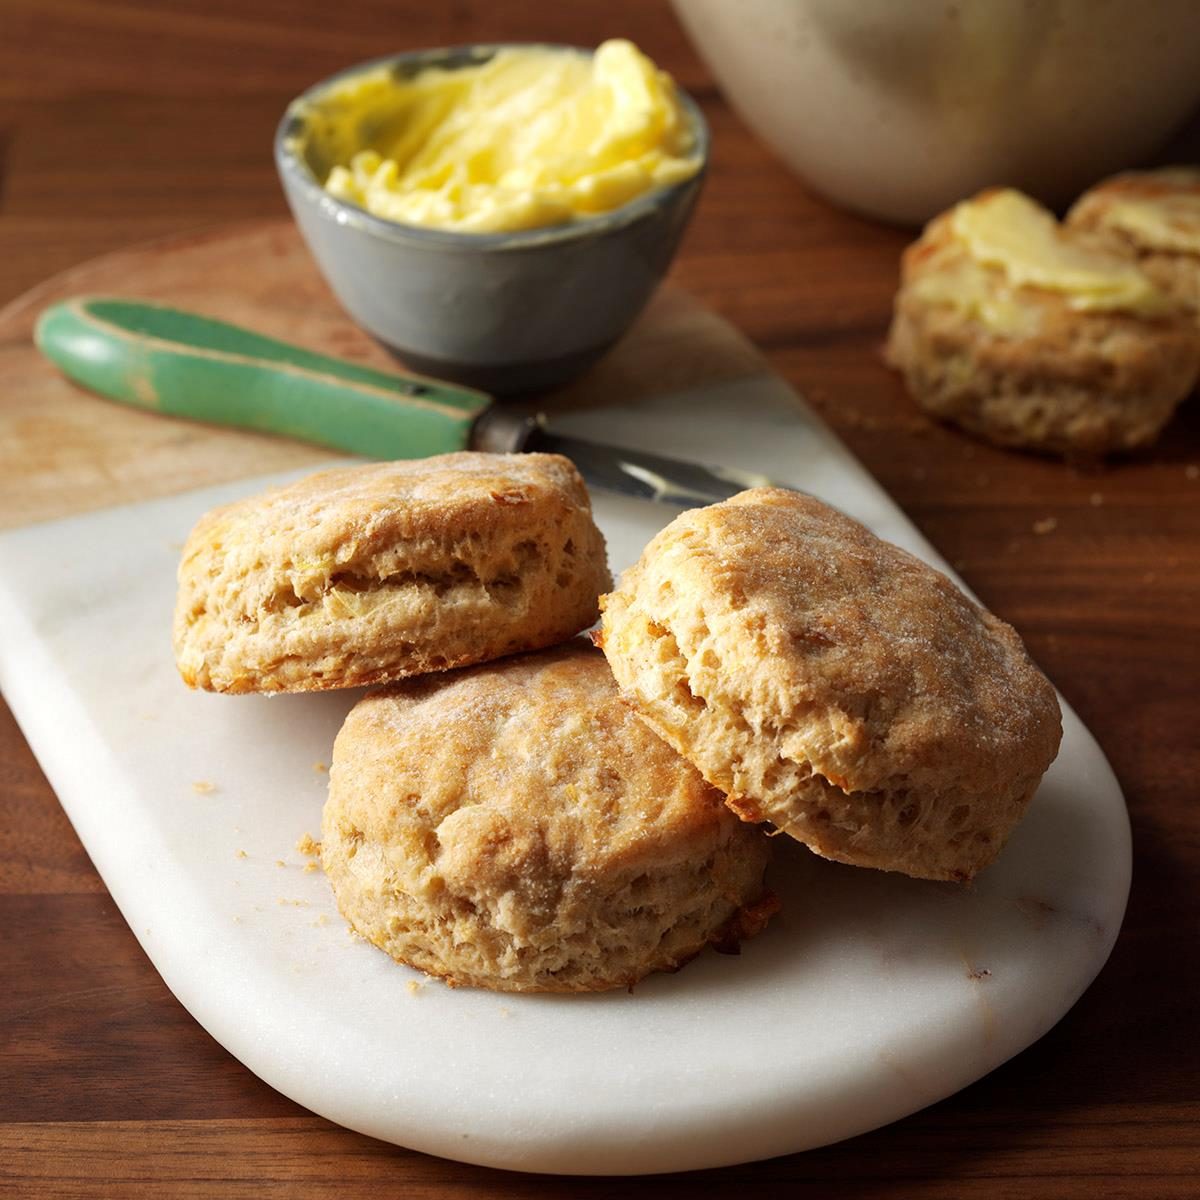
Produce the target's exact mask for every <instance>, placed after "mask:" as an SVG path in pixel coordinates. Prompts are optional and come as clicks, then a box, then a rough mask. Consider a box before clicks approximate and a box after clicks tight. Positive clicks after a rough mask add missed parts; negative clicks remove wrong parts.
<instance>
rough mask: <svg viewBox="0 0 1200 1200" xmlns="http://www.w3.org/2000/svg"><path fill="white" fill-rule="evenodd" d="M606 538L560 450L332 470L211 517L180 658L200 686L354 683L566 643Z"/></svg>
mask: <svg viewBox="0 0 1200 1200" xmlns="http://www.w3.org/2000/svg"><path fill="white" fill-rule="evenodd" d="M608 582H609V574H608V567H607V565H606V562H605V554H604V539H603V537H602V536H601V534H600V531H599V530H598V529H597V528H596V525H595V523H594V522H593V520H592V513H591V506H590V504H589V502H588V496H587V491H586V489H585V488H584V485H583V481H582V480H581V479H580V478H579V475H578V473H577V472H576V470H575V468H574V467H573V466H572V465H571V463H570V462H568V461H567V460H566V459H565V458H561V457H559V456H557V455H551V454H514V455H499V454H472V453H461V454H446V455H441V456H440V457H437V458H427V459H421V460H417V461H412V462H387V463H376V464H371V465H368V466H359V467H342V468H339V469H336V470H331V471H324V472H321V473H319V474H317V475H312V476H310V477H309V478H307V479H303V480H301V481H300V482H299V483H294V484H292V485H290V486H289V487H284V488H277V489H275V490H274V491H270V492H267V493H266V494H265V495H262V496H254V497H251V498H249V499H246V500H241V501H238V502H237V503H236V504H231V505H228V506H227V507H225V508H219V509H216V510H215V511H213V512H211V513H208V514H207V515H206V516H204V517H202V518H201V519H200V521H199V523H198V524H197V525H196V527H195V529H194V530H193V531H192V533H191V536H190V537H189V538H188V540H187V544H186V545H185V547H184V551H183V560H182V562H181V564H180V567H179V596H178V601H177V604H176V609H175V655H176V661H177V662H178V665H179V670H180V673H181V674H182V676H183V678H184V680H185V681H186V682H187V683H188V684H189V685H190V686H192V687H202V688H207V689H208V690H210V691H216V692H298V691H311V690H316V689H323V688H339V687H355V686H359V685H362V684H370V683H378V682H382V681H384V680H387V679H395V678H400V677H403V676H408V675H415V674H420V673H423V672H426V671H439V670H443V669H445V668H448V667H456V666H462V665H464V664H468V663H476V662H483V661H486V660H488V659H492V658H498V657H500V656H501V655H504V654H512V653H514V652H516V651H520V650H529V649H536V648H537V647H540V646H547V645H553V644H554V643H556V642H561V641H562V640H563V639H564V638H568V637H571V636H572V635H573V634H576V633H578V632H579V631H580V630H581V629H585V628H586V627H587V626H588V625H590V624H591V623H592V621H594V620H595V618H596V614H597V596H598V594H599V593H600V592H601V591H603V590H604V588H605V587H606V586H608Z"/></svg>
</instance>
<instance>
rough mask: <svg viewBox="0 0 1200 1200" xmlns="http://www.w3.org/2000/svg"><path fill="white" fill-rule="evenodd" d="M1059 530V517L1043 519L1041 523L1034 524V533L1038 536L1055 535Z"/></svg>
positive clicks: (1035, 522)
mask: <svg viewBox="0 0 1200 1200" xmlns="http://www.w3.org/2000/svg"><path fill="white" fill-rule="evenodd" d="M1057 528H1058V518H1057V517H1042V519H1041V520H1040V521H1034V523H1033V532H1034V533H1037V534H1043V533H1053V532H1054V531H1055V530H1056V529H1057Z"/></svg>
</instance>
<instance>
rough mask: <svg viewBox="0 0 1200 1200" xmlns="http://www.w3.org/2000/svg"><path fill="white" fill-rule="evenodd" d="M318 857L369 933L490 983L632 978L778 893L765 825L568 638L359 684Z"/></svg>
mask: <svg viewBox="0 0 1200 1200" xmlns="http://www.w3.org/2000/svg"><path fill="white" fill-rule="evenodd" d="M321 856H322V861H323V863H324V867H325V872H326V874H327V875H328V876H329V880H330V882H331V884H332V886H333V890H334V894H335V896H336V897H337V902H338V907H339V908H340V909H341V911H342V913H343V915H344V916H345V917H346V919H347V920H348V921H349V922H350V924H351V925H352V926H353V927H354V928H355V929H356V930H357V931H358V932H359V933H360V934H362V935H363V936H364V937H365V938H367V939H368V940H370V941H371V942H373V943H374V944H375V945H377V946H379V947H380V948H381V949H382V950H385V951H386V952H387V953H388V954H390V955H391V956H392V957H393V958H396V959H398V960H399V961H401V962H405V963H408V964H410V965H411V966H414V967H418V968H419V969H420V970H422V971H426V972H428V973H429V974H431V975H438V976H441V977H443V978H444V979H446V980H447V981H448V982H449V983H452V984H462V985H466V986H473V987H485V988H493V989H496V990H500V991H513V992H539V991H540V992H581V991H599V990H602V989H606V988H614V987H625V986H628V985H630V984H632V983H634V982H635V981H636V980H638V979H641V978H642V977H643V976H644V975H646V974H648V973H649V972H651V971H661V970H673V969H674V968H676V967H678V966H679V965H681V964H682V963H684V962H685V961H687V959H689V958H690V957H692V956H693V955H694V954H696V953H697V952H698V951H699V950H701V949H702V948H703V947H704V946H705V945H706V944H708V943H709V942H718V943H720V942H722V941H725V940H732V941H736V939H737V938H738V937H739V936H747V935H748V934H750V933H753V932H755V931H756V930H757V929H758V928H759V927H761V925H762V924H764V923H765V921H766V919H767V918H768V917H769V916H770V913H771V912H772V911H773V908H774V904H773V902H772V900H771V898H770V897H769V896H766V895H765V894H764V892H763V884H762V879H763V870H764V868H765V866H766V862H767V857H768V843H767V839H766V838H765V837H764V836H763V835H762V833H761V832H759V831H758V830H755V829H752V828H751V827H749V826H746V825H743V824H742V823H741V822H739V821H738V820H737V818H736V817H734V816H733V814H732V813H730V812H729V810H728V809H727V808H726V807H725V805H724V803H723V797H722V796H721V794H720V793H719V792H717V791H715V790H714V789H712V788H710V787H709V786H708V785H707V784H706V783H705V782H704V781H703V780H702V779H701V778H700V776H699V774H698V773H697V772H696V771H695V770H694V769H693V768H692V767H690V766H689V765H688V764H687V763H686V762H684V761H683V760H682V759H681V758H680V757H679V756H678V755H677V754H676V753H675V752H674V751H673V750H671V748H670V747H669V746H667V745H666V744H665V743H663V742H661V741H660V740H659V739H658V738H656V737H655V736H654V735H653V734H652V733H651V732H650V731H649V730H648V729H647V728H646V727H645V725H643V724H642V722H641V721H639V720H638V719H637V717H636V716H634V714H633V713H632V712H631V711H630V710H629V709H628V707H627V706H626V705H625V704H623V703H622V702H621V700H620V698H619V697H618V695H617V689H616V685H615V684H614V682H613V680H612V675H611V673H610V672H609V669H608V666H607V665H606V663H605V661H604V658H603V657H602V656H601V655H600V654H599V653H597V652H596V651H595V650H593V649H592V648H591V647H590V646H588V645H587V644H586V643H585V642H583V641H581V640H576V641H575V642H573V643H570V644H568V645H566V646H561V647H559V648H557V649H554V650H548V651H543V652H542V653H540V654H529V655H523V656H521V657H519V658H511V659H507V660H505V661H504V662H501V663H493V664H489V665H488V666H483V667H474V668H471V669H469V670H465V671H456V672H452V673H450V674H443V675H437V676H428V677H426V678H424V679H415V680H409V681H407V682H405V683H400V684H393V685H392V686H391V687H389V688H386V689H383V690H381V691H377V692H372V693H369V694H368V695H367V697H366V698H365V699H363V700H362V701H360V703H359V704H358V705H357V706H356V707H355V708H354V709H353V710H352V711H351V713H350V715H349V717H348V718H347V719H346V723H345V725H344V726H343V728H342V731H341V733H339V734H338V737H337V742H336V745H335V746H334V751H333V763H332V766H331V768H330V783H329V799H328V801H327V803H326V806H325V814H324V819H323V834H322V842H321Z"/></svg>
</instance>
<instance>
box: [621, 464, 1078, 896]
mask: <svg viewBox="0 0 1200 1200" xmlns="http://www.w3.org/2000/svg"><path fill="white" fill-rule="evenodd" d="M601 607H602V609H603V614H604V615H603V630H602V634H601V642H602V645H603V648H604V653H605V654H606V656H607V657H608V660H609V663H610V665H611V666H612V669H613V673H614V675H615V676H616V679H617V682H618V683H619V685H620V687H621V691H622V694H623V695H624V696H625V697H626V698H627V699H628V700H629V702H630V703H631V704H633V705H634V706H635V708H636V709H637V711H638V713H639V714H640V715H641V716H642V717H643V719H645V720H646V722H647V723H648V724H649V725H650V726H651V728H652V729H654V730H655V731H656V732H657V733H658V734H659V735H660V736H661V737H663V738H665V739H666V740H667V741H668V742H670V744H671V745H672V746H673V747H675V749H676V750H678V751H679V752H680V753H681V754H682V755H683V756H684V757H685V758H687V759H688V760H689V761H690V762H692V763H694V764H695V765H696V766H697V767H698V768H699V770H700V772H701V774H703V775H704V777H705V779H707V780H708V781H709V782H710V783H711V784H713V785H714V786H715V787H718V788H720V789H721V790H722V791H724V792H726V793H727V794H728V803H729V805H730V807H731V808H733V809H734V810H735V811H736V812H738V813H739V814H740V815H741V816H742V817H743V818H744V819H746V820H748V821H769V822H772V823H773V824H774V825H776V826H777V827H778V828H780V829H782V830H783V831H784V832H786V833H788V834H790V835H791V836H792V837H794V838H797V839H798V840H799V841H802V842H804V843H805V844H806V845H808V846H809V847H811V848H812V849H813V850H815V851H816V852H817V853H818V854H821V855H824V856H825V857H827V858H832V859H836V860H838V861H840V862H846V863H852V864H854V865H857V866H866V867H877V868H881V869H884V870H890V871H901V872H904V873H905V874H907V875H913V876H918V877H921V878H927V879H957V880H962V879H969V878H970V877H972V876H973V875H974V874H975V873H976V872H977V871H979V870H980V869H981V868H982V867H984V866H985V865H986V864H987V863H988V862H990V861H991V860H992V859H993V858H994V857H995V856H996V854H997V853H998V852H999V850H1000V848H1001V846H1002V845H1003V843H1004V840H1005V838H1006V837H1007V836H1008V834H1009V832H1010V831H1011V829H1012V828H1013V826H1014V825H1015V824H1016V823H1017V821H1018V820H1019V819H1020V817H1021V815H1022V813H1023V812H1024V810H1025V807H1026V805H1027V804H1028V802H1029V800H1030V798H1031V797H1032V795H1033V793H1034V791H1035V789H1036V788H1037V785H1038V782H1039V780H1040V779H1041V777H1042V774H1043V773H1044V771H1045V770H1046V768H1047V767H1048V766H1049V764H1050V763H1051V761H1052V760H1053V759H1054V756H1055V754H1056V753H1057V750H1058V743H1059V739H1060V736H1061V722H1060V717H1059V709H1058V701H1057V699H1056V697H1055V693H1054V689H1053V687H1051V685H1050V683H1049V682H1048V681H1047V679H1046V678H1045V676H1044V675H1042V673H1041V672H1040V671H1039V670H1038V669H1037V667H1035V666H1034V665H1033V663H1032V662H1031V661H1030V660H1029V658H1028V656H1027V654H1026V652H1025V649H1024V646H1023V645H1022V643H1021V640H1020V638H1019V637H1018V636H1017V634H1016V632H1015V631H1014V630H1013V629H1012V628H1011V627H1010V626H1008V625H1006V624H1005V623H1004V622H1003V621H1001V620H999V619H998V618H996V617H994V616H993V615H992V614H991V613H989V612H987V611H986V610H985V609H983V608H981V607H980V606H979V605H977V604H975V603H974V602H973V601H971V600H970V599H968V598H967V597H966V596H965V595H963V593H962V592H961V591H959V589H958V588H957V587H955V585H954V584H953V583H952V582H951V581H950V580H949V579H947V578H946V577H945V576H944V575H942V574H940V573H939V572H937V571H935V570H933V569H932V568H931V567H928V566H926V565H925V564H924V563H922V562H920V561H919V560H918V559H916V558H914V557H913V556H912V555H910V554H908V553H906V552H905V551H903V550H900V549H899V548H898V547H895V546H892V545H890V544H889V543H887V542H883V541H881V540H880V539H879V538H877V537H875V536H874V534H872V533H870V532H869V531H868V530H867V529H866V528H864V527H863V526H862V525H860V524H858V522H856V521H853V520H851V519H850V518H849V517H846V516H844V515H842V514H841V513H839V512H836V511H835V510H834V509H831V508H829V507H828V506H827V505H825V504H822V503H821V502H820V501H818V500H815V499H813V498H811V497H809V496H805V495H802V494H800V493H797V492H789V491H785V490H783V489H778V488H756V489H753V490H751V491H747V492H742V493H740V494H739V495H737V496H735V497H734V498H733V499H732V500H729V501H726V502H725V503H723V504H716V505H711V506H709V507H708V508H702V509H695V510H693V511H691V512H687V513H684V514H683V515H682V516H680V517H678V518H676V520H675V521H673V522H672V523H671V524H670V525H669V526H667V528H666V529H664V530H662V531H661V532H660V533H659V534H658V535H657V536H656V537H655V538H654V540H653V541H651V543H650V544H649V546H648V547H647V548H646V550H645V552H644V553H643V555H642V558H641V560H640V561H639V562H638V564H637V565H636V566H634V567H633V568H631V569H630V570H629V571H627V572H626V573H625V575H624V576H623V577H622V579H621V582H620V586H619V587H618V588H617V590H616V591H615V592H613V593H612V594H611V595H608V596H605V597H603V598H602V600H601Z"/></svg>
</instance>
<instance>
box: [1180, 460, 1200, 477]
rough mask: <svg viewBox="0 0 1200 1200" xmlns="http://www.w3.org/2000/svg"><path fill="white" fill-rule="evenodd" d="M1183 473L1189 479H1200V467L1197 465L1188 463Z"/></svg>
mask: <svg viewBox="0 0 1200 1200" xmlns="http://www.w3.org/2000/svg"><path fill="white" fill-rule="evenodd" d="M1183 473H1184V475H1185V476H1187V478H1188V479H1200V467H1198V466H1197V465H1196V464H1195V463H1188V465H1187V466H1186V467H1184V468H1183Z"/></svg>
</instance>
